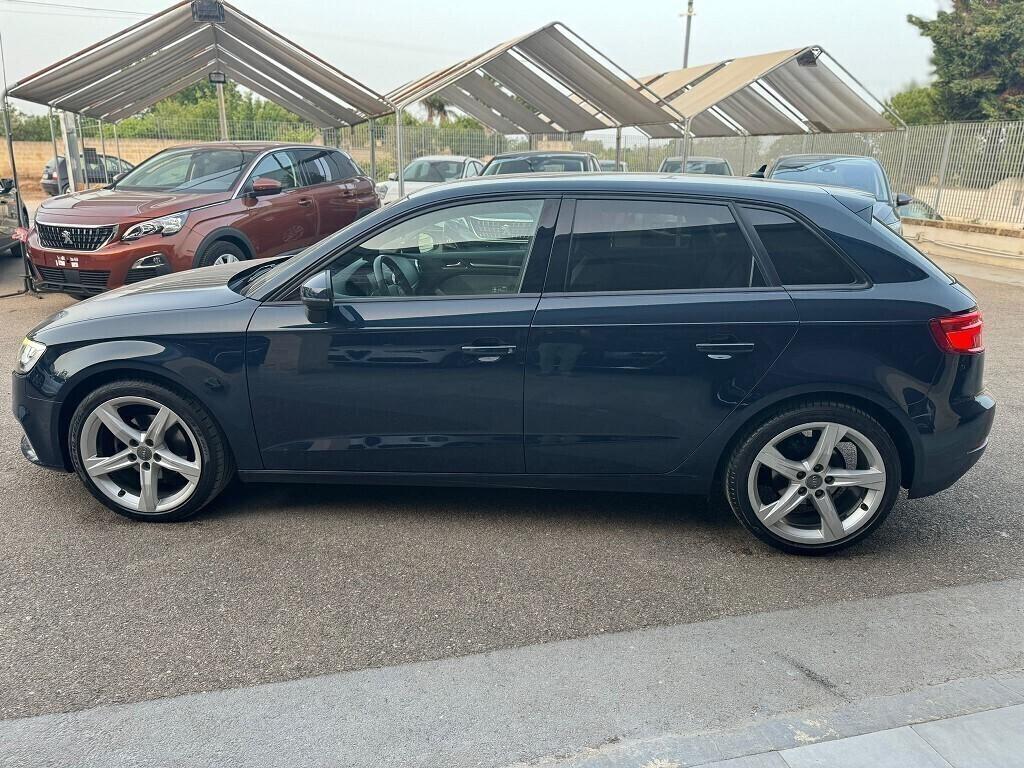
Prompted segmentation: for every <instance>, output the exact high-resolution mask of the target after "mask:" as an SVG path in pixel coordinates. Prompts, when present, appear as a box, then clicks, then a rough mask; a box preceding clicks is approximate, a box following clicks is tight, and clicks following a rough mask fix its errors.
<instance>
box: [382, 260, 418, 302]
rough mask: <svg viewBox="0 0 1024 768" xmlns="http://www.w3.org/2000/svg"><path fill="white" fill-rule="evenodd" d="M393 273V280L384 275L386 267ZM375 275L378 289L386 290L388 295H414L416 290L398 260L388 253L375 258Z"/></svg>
mask: <svg viewBox="0 0 1024 768" xmlns="http://www.w3.org/2000/svg"><path fill="white" fill-rule="evenodd" d="M385 266H386V267H387V268H388V272H390V273H391V280H387V279H386V278H385V277H384V267H385ZM373 277H374V279H375V280H376V281H377V286H378V290H381V291H386V292H387V293H386V295H387V296H413V295H415V293H416V291H415V289H414V288H413V287H412V283H410V282H409V278H407V277H406V276H405V272H403V271H402V268H401V267H400V266H398V262H397V261H395V259H394V258H393V257H391V256H389V255H388V254H386V253H382V254H380V255H379V256H377V258H375V259H374V260H373Z"/></svg>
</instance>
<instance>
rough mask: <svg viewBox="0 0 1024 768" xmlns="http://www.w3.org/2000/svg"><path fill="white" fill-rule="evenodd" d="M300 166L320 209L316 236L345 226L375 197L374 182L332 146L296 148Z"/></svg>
mask: <svg viewBox="0 0 1024 768" xmlns="http://www.w3.org/2000/svg"><path fill="white" fill-rule="evenodd" d="M296 155H297V157H298V160H299V166H300V169H301V171H302V175H303V178H304V179H305V183H306V186H307V188H308V192H309V194H310V195H311V196H312V198H313V201H314V203H315V205H316V211H317V239H318V240H319V239H323V238H325V237H327V235H331V234H334V233H335V232H337V231H338V230H339V229H344V228H345V227H347V226H348V225H349V224H351V223H352V222H353V221H355V220H356V219H357V218H359V216H360V215H362V214H363V213H364V212H365V211H366V210H372V208H373V204H372V201H373V200H375V199H376V195H375V193H374V190H373V184H371V183H370V180H369V179H365V178H362V177H361V176H359V175H358V170H357V169H356V167H355V166H354V165H353V164H352V163H351V162H350V161H349V160H348V158H346V157H345V156H344V155H342V154H341V153H340V152H336V151H334V150H333V149H300V150H296Z"/></svg>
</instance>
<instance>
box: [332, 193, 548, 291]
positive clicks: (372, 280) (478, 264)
mask: <svg viewBox="0 0 1024 768" xmlns="http://www.w3.org/2000/svg"><path fill="white" fill-rule="evenodd" d="M543 205H544V204H543V202H542V201H540V200H516V201H506V202H494V203H474V204H472V205H460V206H457V207H454V208H446V209H444V210H440V211H431V212H430V213H425V214H423V215H422V216H417V217H415V218H412V219H409V220H407V221H403V222H402V223H400V224H396V225H395V226H394V227H391V228H390V229H387V230H385V231H384V232H381V233H380V234H377V235H374V236H373V237H371V238H370V239H369V240H367V241H366V242H364V243H362V244H361V245H358V246H356V247H355V248H353V249H352V250H350V251H348V252H347V253H345V254H344V255H342V256H341V257H340V258H338V259H337V261H335V262H334V264H332V265H331V277H332V281H333V284H334V293H335V295H336V296H384V297H387V296H474V295H490V294H509V293H517V292H518V291H519V286H520V283H521V282H522V279H523V273H524V271H525V268H526V260H527V257H528V255H529V253H530V246H531V245H532V244H533V238H534V234H535V233H536V231H537V222H538V220H539V219H540V212H541V208H542V207H543ZM375 265H376V267H377V268H378V270H377V271H379V272H380V274H381V275H382V276H383V278H384V281H383V283H381V282H380V281H379V280H378V275H377V271H375Z"/></svg>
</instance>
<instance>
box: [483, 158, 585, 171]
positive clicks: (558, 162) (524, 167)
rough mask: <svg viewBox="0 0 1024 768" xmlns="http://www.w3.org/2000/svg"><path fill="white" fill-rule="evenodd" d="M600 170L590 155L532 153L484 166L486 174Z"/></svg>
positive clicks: (496, 160) (495, 161)
mask: <svg viewBox="0 0 1024 768" xmlns="http://www.w3.org/2000/svg"><path fill="white" fill-rule="evenodd" d="M588 170H590V171H592V170H598V169H597V168H596V163H592V161H591V159H590V158H589V157H581V156H580V155H530V156H527V157H508V158H501V159H495V160H492V161H491V162H490V163H489V164H488V165H487V167H486V168H484V173H483V175H484V176H498V175H500V176H504V175H505V174H509V173H574V172H579V171H588Z"/></svg>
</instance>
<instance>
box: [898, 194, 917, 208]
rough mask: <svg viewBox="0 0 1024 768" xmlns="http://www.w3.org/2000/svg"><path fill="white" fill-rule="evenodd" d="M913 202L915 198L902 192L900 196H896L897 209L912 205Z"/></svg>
mask: <svg viewBox="0 0 1024 768" xmlns="http://www.w3.org/2000/svg"><path fill="white" fill-rule="evenodd" d="M912 202H914V198H912V197H911V196H910V195H908V194H906V193H904V192H900V194H898V195H896V207H897V208H902V207H903V206H904V205H910V204H911V203H912Z"/></svg>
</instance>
